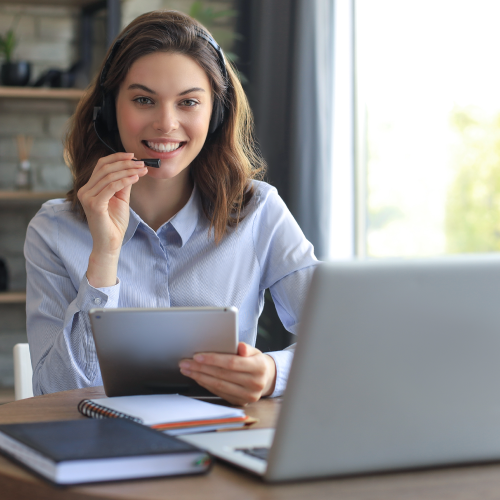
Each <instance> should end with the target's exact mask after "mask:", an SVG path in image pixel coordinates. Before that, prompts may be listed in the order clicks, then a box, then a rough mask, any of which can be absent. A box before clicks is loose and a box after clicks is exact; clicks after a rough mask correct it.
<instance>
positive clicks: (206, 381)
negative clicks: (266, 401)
mask: <svg viewBox="0 0 500 500" xmlns="http://www.w3.org/2000/svg"><path fill="white" fill-rule="evenodd" d="M181 373H183V374H184V375H186V372H185V370H182V369H181ZM188 376H189V377H190V378H192V379H193V380H194V381H195V382H197V383H198V384H200V385H201V386H202V387H204V388H205V389H208V390H209V391H210V392H212V393H213V394H216V395H217V396H220V397H221V398H224V399H225V400H226V401H229V402H230V403H232V404H237V405H241V406H245V405H247V404H248V403H255V402H256V401H258V400H259V399H260V396H261V390H259V389H260V388H258V389H257V390H252V389H251V388H250V387H248V386H245V385H239V384H237V383H235V382H234V380H231V381H230V380H225V379H221V378H218V377H214V376H212V375H210V374H208V373H204V372H197V371H190V375H188Z"/></svg>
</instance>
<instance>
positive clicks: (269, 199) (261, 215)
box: [253, 188, 319, 397]
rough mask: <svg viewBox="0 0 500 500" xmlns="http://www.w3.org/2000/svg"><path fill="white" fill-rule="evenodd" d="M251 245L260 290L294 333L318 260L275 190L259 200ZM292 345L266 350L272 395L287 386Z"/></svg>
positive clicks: (292, 351) (276, 394) (292, 350)
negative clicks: (272, 373)
mask: <svg viewBox="0 0 500 500" xmlns="http://www.w3.org/2000/svg"><path fill="white" fill-rule="evenodd" d="M253 233H254V245H255V251H256V253H257V258H258V260H259V264H260V268H261V290H265V289H267V288H269V290H270V292H271V296H272V298H273V301H274V304H275V306H276V311H277V313H278V316H279V317H280V319H281V322H282V323H283V326H284V327H285V328H286V329H287V330H288V331H289V332H291V333H293V334H297V331H298V327H299V323H300V317H301V314H302V308H303V306H304V303H305V300H306V296H307V291H308V290H309V285H310V283H311V279H312V276H313V273H314V269H315V267H316V265H318V264H319V261H318V260H317V259H316V257H315V255H314V247H313V245H312V244H311V243H310V242H309V241H308V240H307V238H306V237H305V236H304V233H303V232H302V230H301V229H300V227H299V225H298V224H297V222H296V221H295V219H294V218H293V216H292V214H291V213H290V211H289V210H288V208H287V206H286V205H285V203H284V202H283V200H282V199H281V198H280V197H279V195H278V193H277V191H276V190H275V189H274V188H273V189H271V190H270V191H269V192H268V193H266V195H265V198H264V199H263V200H261V210H260V211H259V212H258V215H257V216H256V218H255V221H254V230H253ZM294 350H295V346H294V345H292V346H290V347H288V348H286V349H284V350H282V351H275V352H269V353H267V354H269V355H270V356H271V357H272V358H273V359H274V362H275V364H276V370H277V376H276V386H275V390H274V392H273V394H272V395H271V396H272V397H274V396H281V395H282V394H283V392H284V390H285V388H286V382H287V379H288V373H289V371H290V367H291V364H292V360H293V354H294Z"/></svg>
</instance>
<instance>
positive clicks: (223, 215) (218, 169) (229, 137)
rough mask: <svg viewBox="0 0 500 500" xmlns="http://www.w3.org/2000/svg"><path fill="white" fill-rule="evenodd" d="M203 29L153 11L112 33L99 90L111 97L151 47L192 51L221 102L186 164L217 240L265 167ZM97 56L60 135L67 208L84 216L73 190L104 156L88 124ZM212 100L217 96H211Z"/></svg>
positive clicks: (238, 215) (238, 89) (243, 101)
mask: <svg viewBox="0 0 500 500" xmlns="http://www.w3.org/2000/svg"><path fill="white" fill-rule="evenodd" d="M195 27H198V28H201V29H203V30H205V31H208V30H206V29H205V28H204V27H203V26H201V25H200V24H199V23H198V22H197V21H195V20H194V19H192V18H191V17H189V16H187V15H186V14H182V13H180V12H176V11H153V12H149V13H147V14H143V15H141V16H139V17H138V18H136V19H135V20H134V21H132V22H131V23H130V24H129V25H128V26H127V27H126V28H124V30H123V31H122V32H121V33H120V35H118V37H117V39H119V38H123V37H124V35H125V37H124V39H123V42H122V43H121V45H120V46H119V47H118V49H117V51H116V53H115V54H114V56H113V60H112V61H110V64H109V69H108V72H107V76H106V80H105V82H104V85H103V86H104V91H105V92H110V93H112V95H114V96H116V94H117V91H118V88H119V86H120V84H121V83H122V82H123V80H124V79H125V77H126V74H127V72H128V70H129V69H130V67H131V66H132V64H133V63H134V62H135V61H136V60H137V59H139V58H140V57H142V56H145V55H147V54H151V53H153V52H157V51H163V52H176V53H180V54H183V55H186V56H189V57H191V58H192V59H193V60H194V61H196V62H197V63H198V64H199V65H200V66H201V67H202V68H203V69H204V70H205V72H206V74H207V76H208V78H209V80H210V83H211V86H212V92H213V97H214V100H215V99H218V100H220V101H221V102H222V103H223V104H224V106H225V115H224V121H223V123H222V126H221V127H220V128H219V129H218V130H216V131H215V132H214V133H213V134H209V135H208V137H207V140H206V142H205V144H204V146H203V148H202V149H201V151H200V153H199V154H198V156H197V157H196V158H195V159H194V160H193V162H192V163H191V165H190V174H191V176H192V179H193V181H194V182H195V183H196V185H197V187H198V191H199V193H200V197H201V202H202V207H203V211H204V212H205V215H206V217H207V218H208V219H209V221H210V231H211V230H212V229H213V231H214V236H215V241H216V242H217V243H218V242H220V240H221V239H222V237H223V236H224V234H225V233H226V231H227V228H228V227H234V226H236V225H237V224H238V222H239V221H240V220H242V218H243V216H244V214H243V209H244V208H245V206H246V205H247V204H248V202H249V201H250V200H251V198H252V196H253V189H252V187H251V183H250V181H251V180H252V179H255V178H260V177H261V176H262V175H263V173H264V170H265V166H266V165H265V162H264V159H263V158H262V157H261V155H260V152H259V150H258V148H257V147H256V145H255V144H256V143H255V140H254V137H253V116H252V112H251V110H250V106H249V104H248V101H247V98H246V95H245V92H244V91H243V88H242V86H241V84H240V81H239V79H238V77H237V76H236V72H235V70H234V69H233V67H232V65H231V63H230V62H229V61H227V60H226V67H227V73H228V80H229V81H226V79H225V78H224V75H223V74H222V71H221V68H220V66H219V63H218V60H217V53H216V52H215V50H214V48H213V47H211V46H210V44H209V43H208V42H207V41H206V40H204V39H203V38H202V37H200V36H197V34H196V31H195V30H196V28H195ZM110 51H111V48H110V49H109V50H108V54H107V55H106V58H105V59H104V61H103V64H102V66H101V69H100V71H99V75H98V76H96V77H95V79H94V80H93V82H92V83H91V85H90V86H89V88H88V89H87V91H86V93H85V95H84V96H83V97H82V99H81V101H80V103H79V104H78V106H77V109H76V112H75V114H74V115H73V117H72V119H71V122H70V128H69V131H68V134H67V136H66V159H67V161H68V163H69V165H70V167H71V170H72V173H73V188H72V189H71V190H70V191H69V192H68V194H67V200H68V201H71V202H72V204H73V208H74V209H75V210H77V211H78V213H79V214H80V216H81V217H82V218H83V219H85V212H84V211H83V207H82V205H81V203H80V201H79V200H78V197H77V193H78V190H79V189H80V188H81V187H82V186H84V185H85V184H86V183H87V182H88V180H89V179H90V176H91V174H92V172H93V170H94V167H95V165H96V163H97V161H98V160H99V158H102V157H104V156H107V155H109V154H110V151H109V149H108V148H107V147H106V146H105V145H104V144H102V142H100V141H99V139H98V137H97V136H96V133H95V131H94V129H93V121H92V120H93V112H94V107H95V106H100V105H101V103H102V99H103V89H102V88H101V86H100V84H99V78H100V75H101V73H102V70H103V68H104V65H105V62H106V60H107V59H108V57H109V53H110ZM214 102H215V101H214ZM108 140H109V143H110V144H111V145H112V146H113V147H114V149H116V150H117V151H120V150H123V147H122V145H121V142H120V138H119V136H118V134H116V135H115V136H114V137H109V138H108Z"/></svg>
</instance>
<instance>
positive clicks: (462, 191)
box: [445, 108, 500, 253]
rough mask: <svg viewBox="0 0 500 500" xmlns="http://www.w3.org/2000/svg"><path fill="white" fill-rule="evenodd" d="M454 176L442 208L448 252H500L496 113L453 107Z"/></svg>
mask: <svg viewBox="0 0 500 500" xmlns="http://www.w3.org/2000/svg"><path fill="white" fill-rule="evenodd" d="M451 123H452V125H453V126H454V128H455V130H456V132H457V133H458V137H459V139H460V141H459V144H460V145H459V148H458V152H457V153H458V154H457V158H456V160H455V165H456V176H455V179H454V181H453V183H452V184H451V186H450V189H449V192H448V198H447V205H446V229H445V230H446V244H447V252H449V253H466V252H498V251H500V114H498V115H496V116H493V117H487V116H484V114H483V113H481V112H480V111H479V110H478V109H475V108H466V109H459V108H456V109H455V110H454V111H453V113H452V116H451Z"/></svg>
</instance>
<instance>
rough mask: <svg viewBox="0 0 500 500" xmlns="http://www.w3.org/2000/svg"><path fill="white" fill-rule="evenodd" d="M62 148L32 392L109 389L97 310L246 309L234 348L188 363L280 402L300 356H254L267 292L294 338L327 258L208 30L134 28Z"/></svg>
mask: <svg viewBox="0 0 500 500" xmlns="http://www.w3.org/2000/svg"><path fill="white" fill-rule="evenodd" d="M96 122H99V127H100V128H102V129H103V130H104V131H103V135H105V141H104V140H103V139H100V138H99V136H98V135H97V133H96V132H97V127H96ZM99 135H100V133H99ZM107 144H109V145H110V147H111V148H113V149H114V150H115V151H118V152H115V153H114V154H109V151H108V149H109V147H108V146H107ZM66 146H67V151H68V157H69V160H70V163H71V166H72V170H73V174H74V185H73V189H72V190H71V191H70V192H69V193H68V197H67V199H66V200H52V201H50V202H48V203H46V204H45V205H44V206H43V207H42V209H41V210H40V212H39V213H38V214H37V215H36V217H35V218H34V219H33V220H32V222H31V224H30V226H29V228H28V232H27V237H26V245H25V256H26V262H27V275H28V283H27V329H28V339H29V342H30V351H31V356H32V362H33V368H34V369H33V373H34V376H33V387H34V393H35V394H43V393H47V392H54V391H58V390H66V389H72V388H76V387H85V386H93V385H100V384H102V378H101V374H100V369H99V364H98V362H97V356H96V352H95V345H94V342H93V337H92V332H91V327H90V324H89V318H88V311H89V310H90V309H91V308H92V307H95V305H99V307H106V308H114V307H173V306H219V307H228V306H234V307H236V308H238V310H239V339H240V341H241V342H240V344H239V346H238V352H237V354H218V353H199V354H198V355H196V356H195V357H194V359H189V360H182V361H181V362H180V364H179V370H180V371H181V373H183V374H184V375H185V376H186V377H190V378H192V379H194V380H195V381H196V382H198V383H199V384H200V385H202V386H203V387H205V388H206V389H208V390H209V391H211V392H212V393H214V394H217V395H219V396H221V397H223V398H225V399H226V400H228V401H230V402H232V403H235V404H247V403H249V402H252V401H256V400H258V399H259V398H260V397H262V396H269V395H280V394H282V392H283V390H284V387H285V385H286V379H287V374H288V370H289V368H290V364H291V360H292V357H293V350H285V351H279V352H272V353H266V354H264V353H262V352H261V351H259V350H258V349H256V348H255V347H253V346H254V345H255V340H256V336H257V321H258V318H259V315H260V313H261V312H262V308H263V304H264V292H265V290H266V289H268V288H269V289H270V291H271V294H272V296H273V299H274V301H275V304H276V308H277V311H278V313H279V315H280V317H281V319H282V321H283V323H284V325H285V327H286V328H287V329H288V330H289V331H291V332H292V333H295V331H296V330H297V327H298V322H299V318H300V313H301V310H302V305H303V302H304V300H305V294H306V291H307V289H308V287H309V282H310V279H311V277H312V273H313V270H314V266H315V265H316V264H317V260H316V258H315V257H314V251H313V248H312V245H311V244H310V243H309V242H308V241H307V240H306V239H305V237H304V235H303V233H302V231H301V230H300V228H299V227H298V225H297V223H296V222H295V220H294V219H293V217H292V216H291V214H290V212H289V211H288V209H287V208H286V206H285V205H284V203H283V201H282V200H281V198H280V197H279V196H278V194H277V192H276V190H275V189H274V188H272V187H271V186H269V185H268V184H266V183H265V182H261V181H259V180H257V178H258V177H259V176H261V175H262V173H263V171H264V166H265V164H264V161H263V159H262V158H261V157H260V155H259V152H258V150H257V149H256V147H255V141H254V139H253V132H252V114H251V111H250V109H249V106H248V102H247V99H246V96H245V94H244V92H243V90H242V87H241V85H240V83H239V81H238V79H237V77H236V76H235V72H234V70H233V69H232V67H231V65H230V64H228V63H226V61H225V58H224V56H223V54H222V51H221V49H220V48H219V46H218V45H217V43H216V42H215V41H214V40H213V38H212V37H211V36H210V34H209V33H208V32H207V31H206V30H205V29H204V28H203V27H202V26H201V25H199V24H198V23H197V22H196V21H194V20H193V19H191V18H189V17H188V16H186V15H184V14H181V13H178V12H173V11H156V12H150V13H148V14H144V15H142V16H140V17H139V18H137V19H136V20H135V21H133V22H132V23H131V24H130V25H129V26H128V27H127V28H125V30H124V31H123V33H121V34H120V35H119V37H118V39H117V40H116V41H115V43H114V45H113V46H112V47H111V48H110V50H109V53H108V56H107V58H106V60H105V61H104V62H103V65H102V69H101V73H100V75H99V78H97V79H96V81H95V82H94V83H93V84H92V85H91V86H90V88H89V90H88V92H87V93H86V95H85V96H84V98H83V99H82V101H81V102H80V104H79V106H78V109H77V111H76V113H75V115H74V117H73V119H72V124H71V129H70V132H69V134H68V137H67V141H66ZM138 158H146V159H148V158H149V159H154V160H160V166H159V168H151V167H148V166H147V164H145V163H144V161H142V160H138ZM138 334H139V333H138ZM167 354H168V353H165V356H167Z"/></svg>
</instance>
